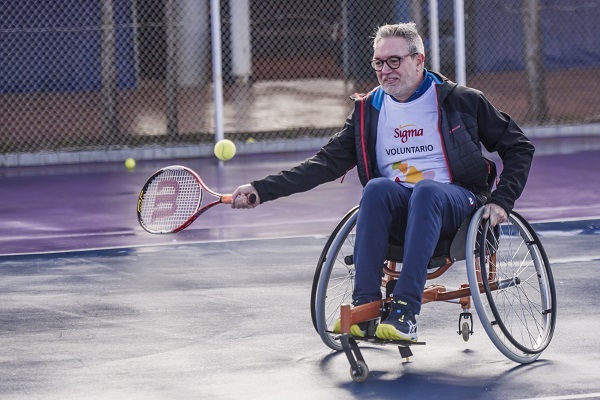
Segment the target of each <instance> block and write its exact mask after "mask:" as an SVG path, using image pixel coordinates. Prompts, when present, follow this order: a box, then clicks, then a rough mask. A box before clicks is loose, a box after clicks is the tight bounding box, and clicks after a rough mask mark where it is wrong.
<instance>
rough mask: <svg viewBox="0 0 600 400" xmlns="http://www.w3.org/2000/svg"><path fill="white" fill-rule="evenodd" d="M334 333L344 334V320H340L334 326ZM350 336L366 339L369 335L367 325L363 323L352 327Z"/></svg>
mask: <svg viewBox="0 0 600 400" xmlns="http://www.w3.org/2000/svg"><path fill="white" fill-rule="evenodd" d="M333 333H342V320H341V319H340V318H338V319H337V320H336V321H335V323H334V324H333ZM350 334H351V335H352V336H354V337H358V338H364V337H365V336H366V335H367V323H366V322H361V323H359V324H354V325H352V326H350Z"/></svg>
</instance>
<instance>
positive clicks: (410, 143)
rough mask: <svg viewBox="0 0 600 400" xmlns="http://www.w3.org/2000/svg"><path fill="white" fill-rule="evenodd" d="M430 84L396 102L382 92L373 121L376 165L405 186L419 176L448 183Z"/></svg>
mask: <svg viewBox="0 0 600 400" xmlns="http://www.w3.org/2000/svg"><path fill="white" fill-rule="evenodd" d="M438 120H439V116H438V106H437V96H436V91H435V87H434V85H433V84H432V85H431V87H430V88H429V89H427V91H426V92H425V93H423V95H422V96H420V97H419V98H417V99H415V100H413V101H410V102H408V103H400V102H398V101H396V100H394V99H393V98H392V97H391V96H389V95H387V94H386V95H385V96H384V99H383V104H382V107H381V110H380V112H379V121H378V124H377V148H376V152H377V166H378V167H379V171H380V172H381V174H382V176H384V177H388V178H390V179H392V180H394V181H395V182H398V183H401V184H403V185H405V186H407V187H413V186H414V185H415V183H417V182H419V181H420V180H422V179H433V180H435V181H437V182H442V183H450V174H449V173H448V164H447V162H446V158H445V156H444V150H443V149H442V142H441V140H442V138H441V133H440V132H439V126H438Z"/></svg>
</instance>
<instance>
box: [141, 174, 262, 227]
mask: <svg viewBox="0 0 600 400" xmlns="http://www.w3.org/2000/svg"><path fill="white" fill-rule="evenodd" d="M204 192H207V193H208V194H210V195H212V196H214V197H215V198H216V200H214V201H212V202H210V203H208V204H206V205H202V197H203V193H204ZM248 201H249V202H250V204H254V202H255V201H256V196H255V195H254V194H251V195H250V197H248ZM232 202H233V199H232V197H231V195H223V194H219V193H216V192H214V191H213V190H211V189H210V188H209V187H208V186H206V184H204V182H203V181H202V179H201V178H200V176H199V175H198V174H197V173H195V172H194V171H192V170H191V169H189V168H187V167H183V166H181V165H172V166H169V167H165V168H162V169H160V170H159V171H157V172H155V173H154V174H153V175H152V176H151V177H150V179H148V181H147V182H146V184H145V185H144V187H143V188H142V191H141V192H140V197H139V198H138V203H137V215H138V221H139V223H140V225H141V226H142V228H144V230H146V231H147V232H150V233H176V232H179V231H181V230H183V229H185V228H187V227H188V226H190V224H191V223H192V222H194V221H195V220H196V218H198V217H199V216H200V215H201V214H202V213H204V212H205V211H206V210H208V209H210V208H212V207H214V206H216V205H218V204H231V203H232Z"/></svg>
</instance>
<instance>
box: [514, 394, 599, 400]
mask: <svg viewBox="0 0 600 400" xmlns="http://www.w3.org/2000/svg"><path fill="white" fill-rule="evenodd" d="M597 398H600V393H587V394H568V395H566V396H550V397H529V398H526V399H517V400H571V399H597Z"/></svg>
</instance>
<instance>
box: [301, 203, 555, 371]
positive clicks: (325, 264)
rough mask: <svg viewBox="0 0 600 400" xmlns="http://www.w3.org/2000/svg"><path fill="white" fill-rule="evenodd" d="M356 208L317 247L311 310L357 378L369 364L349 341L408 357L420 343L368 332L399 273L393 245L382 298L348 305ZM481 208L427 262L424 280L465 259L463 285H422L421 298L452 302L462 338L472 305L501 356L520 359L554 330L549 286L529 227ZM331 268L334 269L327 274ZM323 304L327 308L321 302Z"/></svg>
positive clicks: (469, 326) (534, 353) (527, 358)
mask: <svg viewBox="0 0 600 400" xmlns="http://www.w3.org/2000/svg"><path fill="white" fill-rule="evenodd" d="M357 211H358V206H356V207H354V208H353V209H352V210H350V211H349V212H348V213H347V214H346V215H345V216H344V217H343V218H342V220H341V221H340V223H339V224H338V225H337V227H336V228H335V229H334V231H333V233H332V235H331V236H330V237H329V239H328V241H327V243H326V245H325V247H324V249H323V251H322V253H321V257H320V258H319V262H318V264H317V269H316V271H315V276H314V279H313V287H312V292H311V316H312V320H313V325H314V327H315V329H316V331H317V333H319V335H320V336H321V339H322V340H323V342H324V343H325V344H326V345H327V346H328V347H330V348H332V349H333V350H337V351H339V350H343V351H344V353H345V354H346V356H347V358H348V361H349V363H350V374H351V377H352V379H353V380H354V381H356V382H363V381H364V380H366V379H367V378H368V375H369V369H368V367H367V364H366V362H365V360H364V358H363V356H362V354H361V352H360V349H359V347H358V344H357V341H365V342H375V343H379V344H395V345H398V348H399V351H400V355H401V357H403V358H408V357H410V356H412V351H411V350H410V346H412V345H415V344H420V345H424V344H425V343H424V342H417V343H413V342H408V341H382V340H380V339H377V338H376V337H375V336H374V331H375V326H376V321H377V320H378V319H379V318H382V319H383V318H385V317H386V315H387V313H388V312H389V301H390V300H391V298H390V295H391V292H392V290H393V288H392V286H391V285H393V282H394V281H395V280H396V279H397V278H398V277H399V276H400V274H401V268H398V267H399V265H400V264H401V262H402V254H403V249H402V248H401V247H398V246H393V245H390V246H389V247H388V252H387V255H386V260H387V261H386V264H385V265H384V268H383V277H382V288H383V289H385V291H386V293H385V295H383V296H382V297H384V299H383V300H381V301H376V302H373V303H369V304H364V305H361V306H356V307H353V306H351V305H350V304H348V302H349V301H350V300H351V295H352V290H353V287H354V284H353V279H354V261H353V253H352V251H353V243H352V232H353V231H354V229H355V224H356V216H357ZM482 214H483V208H480V209H479V210H477V211H476V212H475V213H474V214H473V215H472V216H471V217H469V218H468V219H467V220H465V222H464V223H463V224H462V226H461V227H460V229H459V230H458V231H457V233H456V235H455V236H454V238H452V239H451V240H441V241H440V242H439V243H438V245H437V246H436V250H435V251H434V256H433V257H432V259H431V261H430V264H429V266H428V274H427V280H430V279H434V278H437V277H440V276H441V275H443V274H444V273H445V272H446V271H447V270H448V269H449V268H450V267H451V266H452V265H453V264H454V263H455V262H457V261H462V260H465V261H466V264H467V276H468V283H463V284H461V285H460V288H455V289H449V288H446V287H445V286H444V285H440V284H434V285H429V286H426V288H425V290H424V292H423V299H422V302H423V304H425V303H430V302H436V301H445V302H453V303H458V304H459V305H460V306H461V308H462V312H461V313H460V315H459V321H458V334H460V335H462V337H463V339H464V340H465V341H467V340H468V339H469V337H470V335H471V334H472V333H473V317H472V314H471V312H470V308H471V303H473V304H474V305H475V309H476V311H477V314H478V316H479V320H480V321H481V324H482V326H483V328H484V330H485V331H486V333H487V334H488V336H489V337H490V339H491V340H492V342H493V343H494V345H495V346H496V347H497V348H498V349H499V350H500V351H501V352H502V353H503V354H504V355H505V356H506V357H508V358H509V359H511V360H513V361H515V362H518V363H522V364H527V363H530V362H533V361H535V360H536V359H537V358H538V357H539V356H540V354H541V353H542V351H543V350H544V349H545V348H546V347H547V346H548V344H549V343H550V341H551V339H552V335H553V333H554V328H555V323H556V292H555V287H554V280H553V277H552V271H551V268H550V263H549V261H548V258H547V256H546V253H545V251H544V249H543V246H542V244H541V242H540V240H539V238H538V236H537V235H536V233H535V231H534V230H533V229H532V228H531V226H530V225H529V223H527V221H526V220H525V219H524V218H523V217H521V216H520V215H519V214H518V213H516V212H512V213H511V214H510V216H509V221H508V222H507V223H504V224H501V225H499V226H497V227H494V228H490V226H489V222H488V221H487V220H483V219H482V217H481V216H482ZM346 247H348V248H346ZM346 250H347V252H346ZM340 253H341V254H340ZM339 266H341V267H339ZM344 267H345V268H346V271H344ZM334 268H337V269H341V271H340V272H339V273H338V272H337V270H336V273H335V274H333V272H332V271H333V269H334ZM332 275H334V276H332ZM338 275H339V276H338ZM482 277H487V279H483V278H482ZM331 283H334V284H333V285H331ZM475 288H477V289H475ZM513 292H514V293H513ZM509 296H516V300H515V301H514V302H511V300H510V299H509ZM339 297H341V299H340V300H339V305H338V300H337V299H338V298H339ZM330 302H333V303H334V306H335V308H332V307H329V303H330ZM338 309H339V310H340V314H339V315H340V319H341V321H340V322H341V333H339V334H336V333H333V332H332V331H331V330H330V327H331V326H332V321H333V320H334V319H335V318H337V315H338V314H337V310H338ZM367 321H369V324H368V329H367V331H368V332H367V335H366V337H365V338H355V337H353V336H351V335H350V333H349V332H350V327H351V325H352V324H355V323H360V322H367Z"/></svg>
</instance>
